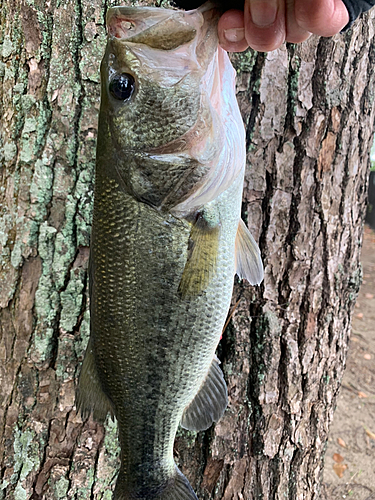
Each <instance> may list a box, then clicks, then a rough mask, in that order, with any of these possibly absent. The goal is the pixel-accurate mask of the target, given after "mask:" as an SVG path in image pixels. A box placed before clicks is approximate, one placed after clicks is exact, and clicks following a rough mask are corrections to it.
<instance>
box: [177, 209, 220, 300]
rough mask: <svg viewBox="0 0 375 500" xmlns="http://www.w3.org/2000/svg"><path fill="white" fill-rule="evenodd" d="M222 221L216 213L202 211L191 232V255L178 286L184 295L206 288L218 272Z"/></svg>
mask: <svg viewBox="0 0 375 500" xmlns="http://www.w3.org/2000/svg"><path fill="white" fill-rule="evenodd" d="M219 236H220V223H219V220H218V218H217V216H216V214H215V213H211V212H209V211H208V210H205V211H204V212H202V213H200V214H199V215H198V218H197V220H196V222H195V223H194V224H193V227H192V229H191V232H190V238H189V255H188V259H187V261H186V264H185V269H184V272H183V273H182V277H181V282H180V285H179V288H178V291H179V293H180V294H181V296H182V297H187V296H195V295H198V294H199V293H201V292H202V291H203V290H205V289H206V288H207V286H208V284H209V282H210V281H211V279H212V277H213V276H214V274H215V272H216V261H217V253H218V247H219Z"/></svg>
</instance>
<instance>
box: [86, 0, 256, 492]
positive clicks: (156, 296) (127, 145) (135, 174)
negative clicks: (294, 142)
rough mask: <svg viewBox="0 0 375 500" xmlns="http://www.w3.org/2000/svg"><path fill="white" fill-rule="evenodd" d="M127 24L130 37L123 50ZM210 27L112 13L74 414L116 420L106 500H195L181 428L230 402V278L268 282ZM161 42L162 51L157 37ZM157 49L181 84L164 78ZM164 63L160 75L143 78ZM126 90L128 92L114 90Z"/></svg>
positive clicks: (188, 18)
mask: <svg viewBox="0 0 375 500" xmlns="http://www.w3.org/2000/svg"><path fill="white" fill-rule="evenodd" d="M143 13H145V16H144V17H143V16H142V14H143ZM129 19H132V20H133V25H134V26H135V28H134V30H135V32H132V33H131V34H130V35H129V41H128V40H127V35H126V32H125V33H124V29H125V28H124V26H125V27H126V26H128V25H130V24H129ZM217 19H218V13H217V12H216V11H214V10H212V8H207V7H204V8H200V9H197V10H196V11H192V12H190V13H185V14H181V13H179V12H178V11H172V10H162V9H152V8H151V9H150V8H127V7H118V8H112V9H109V10H108V14H107V24H108V27H109V33H110V35H109V39H108V44H107V48H106V54H105V56H104V59H103V62H102V69H101V71H102V95H101V108H100V116H99V127H98V143H97V162H96V178H95V200H94V217H93V229H92V237H91V251H90V311H91V335H90V341H89V345H88V348H87V352H86V355H85V359H84V362H83V366H82V370H81V375H80V380H79V386H78V393H77V406H78V407H79V408H80V409H81V411H82V413H84V414H87V413H89V412H93V414H94V417H95V418H97V419H98V420H101V421H103V420H104V419H105V417H106V415H107V413H108V412H110V413H111V414H112V415H114V416H115V417H116V419H117V421H118V427H119V440H120V446H121V467H120V471H119V475H118V479H117V483H116V488H115V492H114V497H113V498H114V500H121V499H130V498H138V499H144V500H146V499H148V500H151V499H162V500H196V496H195V493H194V491H193V490H192V488H191V486H190V484H189V482H188V481H187V479H186V478H185V477H184V476H183V475H182V473H181V472H180V471H179V470H178V468H177V467H176V465H175V463H174V460H173V443H174V439H175V435H176V432H177V428H178V425H179V424H180V423H181V425H183V426H184V427H185V428H188V429H190V430H196V431H199V430H204V429H207V428H208V427H209V426H210V425H211V424H212V423H213V422H216V421H217V420H218V419H219V418H220V417H221V416H222V414H223V412H224V410H225V408H226V405H227V389H226V385H225V381H224V377H223V374H222V372H221V370H220V368H219V362H218V360H217V358H216V357H215V349H216V346H217V344H218V342H219V340H220V336H221V333H222V329H223V325H224V321H225V319H226V316H227V312H228V309H229V305H230V300H231V294H232V288H233V276H234V274H235V271H236V268H237V272H239V271H238V269H240V270H241V273H240V274H241V276H243V277H246V278H248V279H249V280H250V281H251V282H252V283H258V282H260V281H261V279H262V276H263V268H262V264H261V260H260V254H259V249H258V247H257V245H256V243H255V242H254V240H253V239H252V237H251V235H250V233H249V232H248V230H247V229H246V227H245V225H244V224H243V222H241V220H240V211H241V197H242V196H241V195H242V187H243V176H244V167H245V149H244V130H243V126H242V121H241V116H240V113H239V110H238V106H237V104H236V101H235V94H234V72H233V69H232V67H231V65H230V62H229V60H228V57H227V56H226V55H225V54H224V53H223V52H219V50H220V49H218V47H217V33H216V23H217ZM124 20H125V21H126V22H125V23H124V22H123V21H124ZM137 23H139V25H138V24H137ZM163 23H164V24H163ZM163 30H164V31H165V30H166V34H165V36H163V37H162V41H161V42H160V44H161V46H160V47H158V38H157V36H156V35H155V33H156V34H160V33H161V32H163ZM189 30H190V31H189ZM181 33H183V36H181ZM111 34H112V35H111ZM132 37H133V40H134V41H133V42H132V41H131V40H132ZM174 37H175V39H176V42H174ZM166 40H167V41H168V43H167V42H166ZM181 40H182V42H181V43H182V46H180V45H179V43H180V41H181ZM135 41H136V42H135ZM165 46H168V47H169V50H168V58H169V59H170V65H171V68H172V69H173V71H176V74H178V77H176V78H172V79H171V69H170V68H167V69H165V54H164V53H165ZM171 47H172V48H171ZM203 49H205V50H203ZM142 58H143V59H142ZM150 58H151V59H150ZM158 58H160V60H161V61H162V64H161V65H160V68H159V70H158V71H157V72H155V73H152V74H148V73H147V67H148V64H149V63H150V60H152V64H154V65H155V64H156V63H157V61H158ZM142 62H143V64H142ZM145 68H146V69H145ZM163 72H164V73H165V72H166V73H165V74H164V73H163ZM120 80H121V82H128V83H126V84H125V83H124V84H121V85H122V86H121V87H118V88H117V87H116V85H117V83H116V82H117V81H120ZM128 84H129V85H134V89H131V90H130V91H129V92H128V91H127V88H128V87H126V86H125V87H124V85H128ZM127 92H128V93H127ZM145 103H147V106H145ZM150 103H153V104H154V106H153V108H154V109H152V110H150V116H148V115H147V110H148V109H149V105H150ZM215 106H217V108H215ZM171 129H172V130H171ZM214 138H216V142H215V141H214V140H213V139H214ZM158 148H159V149H158ZM223 162H224V163H223ZM225 162H227V163H225ZM215 173H217V182H215ZM205 183H206V189H205ZM197 190H198V191H199V190H201V191H200V192H199V196H198V197H196V196H195V194H196V193H197ZM197 199H198V200H199V203H198V202H197V201H196V200H197ZM197 203H198V204H197Z"/></svg>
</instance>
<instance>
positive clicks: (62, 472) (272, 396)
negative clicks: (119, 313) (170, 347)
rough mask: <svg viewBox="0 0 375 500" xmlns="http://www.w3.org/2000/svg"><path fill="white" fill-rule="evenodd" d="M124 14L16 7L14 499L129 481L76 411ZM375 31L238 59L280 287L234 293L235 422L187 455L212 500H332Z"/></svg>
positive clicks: (226, 344) (1, 336)
mask: <svg viewBox="0 0 375 500" xmlns="http://www.w3.org/2000/svg"><path fill="white" fill-rule="evenodd" d="M111 2H112V0H111ZM109 3H110V2H108V1H107V0H102V2H101V1H100V0H94V1H89V0H75V1H74V0H71V1H68V2H57V1H56V0H52V1H49V2H46V1H45V0H35V1H31V0H8V1H5V2H4V0H3V1H2V3H1V21H0V22H1V25H0V27H1V41H2V63H0V64H1V66H0V74H1V79H2V80H1V81H2V85H1V88H0V92H1V100H0V102H1V110H0V116H1V125H2V130H1V140H2V143H1V147H2V156H1V161H2V166H1V171H0V203H1V215H2V218H1V222H0V224H1V225H0V252H1V266H2V267H1V269H0V280H1V281H0V327H1V329H0V359H1V365H0V381H1V384H0V402H1V405H0V464H1V468H0V473H1V477H0V499H7V500H13V499H14V500H28V499H33V500H42V499H43V500H44V499H45V500H57V499H65V498H69V499H73V498H74V499H77V500H86V499H88V498H91V499H95V500H97V499H105V500H110V498H111V491H112V489H113V486H114V482H115V477H116V471H117V468H118V444H117V438H116V426H115V424H113V423H112V422H111V421H108V423H107V424H106V425H105V427H102V426H100V425H98V424H96V423H95V422H94V421H93V420H92V419H91V418H90V419H88V420H87V421H84V422H82V420H81V418H80V417H79V416H78V415H77V414H76V411H75V407H74V387H75V382H76V379H77V374H78V373H79V367H80V363H81V361H82V358H83V353H84V349H85V346H86V343H87V340H88V333H89V322H88V311H87V261H88V247H89V234H90V221H91V211H92V194H93V181H94V177H93V176H94V157H95V140H96V123H97V114H98V105H99V63H100V59H101V56H102V53H103V49H104V44H105V29H104V12H105V10H106V8H107V7H108V5H109ZM112 3H113V4H114V3H116V2H112ZM374 18H375V15H374V12H372V13H370V15H369V16H367V17H365V18H364V20H363V21H361V22H358V23H356V25H355V27H354V28H353V29H352V30H350V31H349V32H348V33H346V34H345V35H341V36H337V37H335V38H334V39H324V38H321V39H319V38H316V37H312V38H311V39H310V40H309V41H307V42H305V43H304V44H302V45H299V46H295V45H287V46H286V47H285V46H284V47H282V48H281V49H280V50H278V51H276V52H272V53H269V54H261V53H254V52H253V51H248V52H246V53H243V54H237V55H234V56H233V62H234V65H235V67H236V68H237V70H238V98H239V102H240V105H241V109H242V112H243V117H244V121H245V124H246V130H247V150H248V165H249V168H248V169H247V174H246V183H245V192H244V201H243V217H244V219H245V220H246V221H247V223H248V226H249V228H250V229H251V230H252V232H253V234H254V236H255V237H256V239H258V240H259V243H260V248H261V251H262V256H263V259H264V263H265V279H264V283H263V284H262V285H261V286H260V287H259V288H254V287H251V286H249V285H248V284H247V283H239V282H236V285H235V290H234V296H233V305H234V304H235V303H237V301H238V300H239V303H238V305H237V308H236V309H235V311H234V314H233V316H232V319H231V320H230V323H229V326H228V327H227V329H226V331H225V333H224V335H223V339H222V342H221V344H220V346H219V356H220V358H221V359H222V361H223V365H222V366H223V370H224V373H225V378H226V380H227V382H228V389H229V407H228V409H227V411H226V413H225V415H224V417H223V418H222V419H221V421H220V422H219V423H218V424H217V425H216V426H215V427H214V428H211V429H210V430H208V431H207V432H205V433H199V434H195V433H189V432H186V431H182V430H181V431H180V432H179V434H178V437H177V440H176V460H177V462H178V464H179V465H180V467H181V469H182V471H183V472H184V473H185V474H186V475H187V476H188V478H189V479H190V481H191V483H192V485H193V487H194V488H195V490H196V491H197V493H198V496H199V497H200V499H201V500H204V499H209V498H210V499H211V498H215V499H220V498H224V499H226V500H229V499H232V498H233V499H236V498H240V499H241V498H244V499H246V500H253V499H254V500H255V499H263V500H268V499H278V500H281V499H282V500H285V499H290V500H302V499H304V500H310V499H314V500H317V499H318V498H319V486H320V480H321V472H322V467H323V458H324V448H325V443H326V440H327V434H328V429H329V424H330V422H331V420H332V414H333V411H334V405H335V399H336V397H337V393H338V390H339V387H340V381H341V377H342V374H343V370H344V365H345V358H346V353H347V346H348V338H349V333H350V320H351V315H352V311H353V306H354V303H355V300H356V296H357V292H358V288H359V285H360V281H361V268H360V264H359V254H360V248H361V239H362V229H363V220H364V216H365V199H366V188H367V178H368V166H369V157H368V152H369V147H370V142H371V140H372V136H373V123H374V93H373V88H374V69H375V64H374V63H375V60H374V59H375V58H374V55H375V38H374V28H375V21H374Z"/></svg>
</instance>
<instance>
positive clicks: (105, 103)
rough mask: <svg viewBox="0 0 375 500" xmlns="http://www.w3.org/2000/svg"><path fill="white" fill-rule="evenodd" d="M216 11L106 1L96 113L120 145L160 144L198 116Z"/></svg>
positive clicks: (125, 147)
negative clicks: (105, 33)
mask: <svg viewBox="0 0 375 500" xmlns="http://www.w3.org/2000/svg"><path fill="white" fill-rule="evenodd" d="M208 18H210V19H209V20H208ZM216 18H217V14H215V12H214V10H212V9H211V10H210V11H207V12H201V11H199V10H194V11H190V12H184V11H177V10H176V11H175V10H171V9H161V8H152V7H151V8H150V7H135V8H134V7H113V8H110V9H108V13H107V30H108V43H107V47H106V52H105V56H104V58H103V61H102V65H101V81H102V89H101V114H104V115H105V118H106V120H107V121H108V125H109V128H110V131H111V135H112V140H113V141H114V145H115V147H116V148H117V149H118V150H119V151H126V150H127V151H130V150H133V149H136V150H137V151H150V150H154V149H156V148H160V147H161V146H163V145H165V144H168V143H170V142H172V141H174V140H175V139H176V138H179V137H181V136H182V135H184V134H185V133H186V132H187V131H188V130H189V129H190V128H192V127H193V126H194V124H195V123H196V122H197V119H198V114H199V112H200V109H201V80H202V78H203V75H204V74H205V73H206V71H207V66H208V65H209V63H210V61H211V60H212V57H213V55H214V53H215V51H216V48H217V33H216V25H217V19H216Z"/></svg>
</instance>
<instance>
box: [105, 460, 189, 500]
mask: <svg viewBox="0 0 375 500" xmlns="http://www.w3.org/2000/svg"><path fill="white" fill-rule="evenodd" d="M134 498H137V500H198V497H197V495H196V494H195V493H194V490H193V488H192V487H191V485H190V483H189V481H188V480H187V479H186V477H185V476H184V475H183V474H182V472H181V471H180V470H179V469H178V468H177V467H176V473H175V475H174V476H173V477H172V478H170V480H169V481H168V482H167V484H166V485H164V486H160V488H149V489H148V488H147V486H146V485H143V487H142V492H140V491H137V492H136V494H134V492H129V491H128V490H127V489H126V486H125V482H124V481H123V480H122V478H121V471H120V473H119V476H118V479H117V483H116V488H115V491H114V494H113V500H131V499H134Z"/></svg>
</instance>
